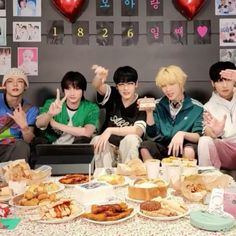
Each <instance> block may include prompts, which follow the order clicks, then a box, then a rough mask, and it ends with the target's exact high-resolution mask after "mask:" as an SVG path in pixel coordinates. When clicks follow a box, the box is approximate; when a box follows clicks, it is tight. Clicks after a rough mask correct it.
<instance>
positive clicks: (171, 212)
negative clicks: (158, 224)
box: [138, 197, 189, 220]
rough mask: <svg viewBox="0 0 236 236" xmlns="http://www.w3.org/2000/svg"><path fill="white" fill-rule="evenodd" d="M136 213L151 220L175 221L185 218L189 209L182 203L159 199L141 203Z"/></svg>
mask: <svg viewBox="0 0 236 236" xmlns="http://www.w3.org/2000/svg"><path fill="white" fill-rule="evenodd" d="M138 213H139V215H141V216H143V217H146V218H149V219H152V220H177V219H179V218H182V217H185V216H187V215H188V214H189V209H188V207H187V206H186V205H185V204H184V203H180V202H178V201H176V200H169V199H164V198H160V197H159V198H155V199H153V200H150V201H145V202H142V203H141V204H140V209H139V212H138Z"/></svg>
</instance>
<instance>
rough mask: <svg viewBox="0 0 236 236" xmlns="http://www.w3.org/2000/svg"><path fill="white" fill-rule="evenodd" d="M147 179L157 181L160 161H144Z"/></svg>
mask: <svg viewBox="0 0 236 236" xmlns="http://www.w3.org/2000/svg"><path fill="white" fill-rule="evenodd" d="M145 166H146V170H147V177H148V178H149V179H157V178H158V177H159V170H160V160H156V159H150V160H146V161H145Z"/></svg>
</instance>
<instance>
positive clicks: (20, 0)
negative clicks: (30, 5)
mask: <svg viewBox="0 0 236 236" xmlns="http://www.w3.org/2000/svg"><path fill="white" fill-rule="evenodd" d="M22 1H23V0H18V5H19V7H21V6H20V3H21V2H22ZM26 2H27V0H26Z"/></svg>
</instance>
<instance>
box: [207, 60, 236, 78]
mask: <svg viewBox="0 0 236 236" xmlns="http://www.w3.org/2000/svg"><path fill="white" fill-rule="evenodd" d="M226 69H233V70H235V69H236V67H235V65H234V63H233V62H230V61H218V62H216V63H215V64H213V65H212V66H211V67H210V69H209V75H210V78H211V80H212V81H213V82H217V81H218V80H220V79H221V75H220V72H221V71H222V70H226Z"/></svg>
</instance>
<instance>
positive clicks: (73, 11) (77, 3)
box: [52, 0, 85, 23]
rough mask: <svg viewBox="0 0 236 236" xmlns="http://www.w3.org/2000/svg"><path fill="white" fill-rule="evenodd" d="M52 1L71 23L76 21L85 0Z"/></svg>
mask: <svg viewBox="0 0 236 236" xmlns="http://www.w3.org/2000/svg"><path fill="white" fill-rule="evenodd" d="M52 2H53V4H54V5H55V6H56V8H57V9H58V10H59V11H60V12H61V13H62V14H63V15H64V16H65V17H66V18H67V19H68V20H69V21H70V22H71V23H74V22H75V21H76V19H77V17H78V15H79V13H80V10H81V8H82V6H83V4H84V2H85V0H52Z"/></svg>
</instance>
